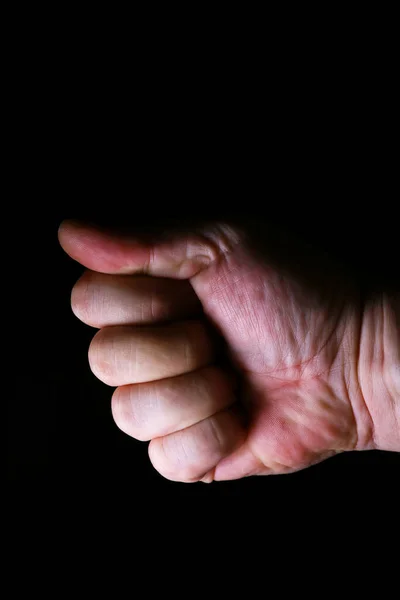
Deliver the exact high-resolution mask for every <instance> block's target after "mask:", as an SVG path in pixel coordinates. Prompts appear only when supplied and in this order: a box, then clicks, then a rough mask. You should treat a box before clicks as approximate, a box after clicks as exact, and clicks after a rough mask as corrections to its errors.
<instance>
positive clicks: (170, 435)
mask: <svg viewBox="0 0 400 600" xmlns="http://www.w3.org/2000/svg"><path fill="white" fill-rule="evenodd" d="M59 239H60V243H61V245H62V247H63V248H64V250H65V251H66V252H67V253H68V254H69V255H70V256H71V257H72V258H74V259H75V260H77V261H78V262H80V263H81V264H82V265H83V266H84V267H86V268H87V269H88V270H87V271H85V272H84V274H83V275H82V277H81V278H80V280H79V281H78V282H77V284H76V285H75V287H74V289H73V291H72V309H73V311H74V313H75V314H76V316H77V317H78V318H79V319H81V320H82V321H83V322H84V323H86V324H88V325H90V326H92V327H95V328H98V329H99V331H98V332H97V333H96V334H95V336H94V338H93V341H92V343H91V345H90V348H89V363H90V367H91V369H92V371H93V373H94V374H95V375H96V376H97V377H98V378H99V379H100V380H101V381H103V382H104V383H106V384H108V385H110V386H113V387H116V389H115V391H114V393H113V396H112V413H113V417H114V420H115V422H116V424H117V425H118V427H120V429H122V431H124V432H125V433H127V434H128V435H130V436H132V437H134V438H136V439H138V440H142V441H150V444H149V456H150V460H151V462H152V463H153V465H154V467H155V468H156V469H157V470H158V471H159V472H160V473H161V474H162V475H163V476H164V477H166V478H168V479H171V480H174V481H183V482H196V481H203V482H211V481H214V480H215V481H221V480H230V479H240V478H242V477H247V476H250V475H270V474H283V473H290V472H293V471H297V470H299V469H303V468H306V467H308V466H310V465H312V464H315V463H317V462H320V461H322V460H324V459H326V458H328V457H330V456H334V455H335V454H338V453H340V452H346V451H352V450H372V449H381V450H388V451H394V452H399V451H400V299H399V295H398V294H396V293H392V294H389V293H388V294H383V293H382V294H380V295H377V296H374V297H365V295H364V294H363V293H362V292H361V291H360V289H359V287H358V285H357V284H356V282H354V281H352V279H351V278H349V277H346V276H345V275H344V274H343V273H342V272H341V271H340V269H338V268H337V267H334V266H331V265H330V263H329V261H328V260H327V259H326V258H324V257H320V256H317V255H316V254H315V252H314V253H313V251H310V250H304V249H303V248H301V247H299V246H298V245H296V244H294V243H293V241H292V240H288V239H287V238H285V237H284V236H281V235H277V234H276V232H275V231H273V230H272V229H268V228H264V229H262V228H261V227H257V226H256V225H254V224H248V225H246V226H244V225H241V226H240V227H238V226H237V225H236V226H232V225H231V224H230V225H227V224H221V223H218V224H212V225H207V226H204V227H203V228H199V229H197V230H189V229H186V230H185V231H184V232H181V233H178V232H176V233H174V234H172V233H168V234H167V235H165V234H164V235H159V237H158V238H157V237H155V238H150V237H143V236H141V235H136V236H135V235H127V234H124V235H122V234H118V233H115V232H108V231H105V230H101V229H99V228H96V227H94V226H89V225H85V224H82V223H76V222H72V221H66V222H64V223H63V224H62V225H61V227H60V231H59Z"/></svg>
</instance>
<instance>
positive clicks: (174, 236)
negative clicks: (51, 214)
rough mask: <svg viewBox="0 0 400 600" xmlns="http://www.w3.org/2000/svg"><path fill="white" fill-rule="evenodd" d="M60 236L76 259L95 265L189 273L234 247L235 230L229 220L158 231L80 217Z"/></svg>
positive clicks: (108, 269) (116, 270)
mask: <svg viewBox="0 0 400 600" xmlns="http://www.w3.org/2000/svg"><path fill="white" fill-rule="evenodd" d="M58 237H59V241H60V244H61V246H62V248H63V249H64V250H65V252H66V253H67V254H69V256H71V257H72V258H73V259H74V260H76V261H78V262H79V263H81V264H82V265H83V266H85V267H87V268H88V269H91V270H93V271H98V272H100V273H111V274H133V273H145V274H147V275H154V276H158V277H170V278H174V279H189V278H190V277H193V276H194V275H196V274H197V273H199V272H200V271H201V270H203V269H205V268H206V267H208V266H209V265H210V264H211V263H212V262H213V261H215V259H216V258H217V257H218V256H219V255H220V254H221V253H225V252H227V251H228V250H229V248H230V246H231V245H232V244H233V243H234V242H235V239H236V236H235V234H234V233H233V230H231V228H229V227H228V226H222V225H212V226H205V227H203V228H202V229H201V230H199V229H196V230H194V229H191V230H190V231H189V230H187V229H186V230H181V231H170V230H168V231H165V230H164V231H163V232H161V233H159V234H157V236H155V235H152V236H151V235H148V234H144V233H139V234H138V235H137V234H135V235H131V234H126V233H119V232H118V233H116V232H112V231H111V230H106V229H104V228H101V227H98V226H95V225H88V224H84V223H81V222H78V221H71V220H67V221H64V222H63V223H62V224H61V225H60V228H59V232H58Z"/></svg>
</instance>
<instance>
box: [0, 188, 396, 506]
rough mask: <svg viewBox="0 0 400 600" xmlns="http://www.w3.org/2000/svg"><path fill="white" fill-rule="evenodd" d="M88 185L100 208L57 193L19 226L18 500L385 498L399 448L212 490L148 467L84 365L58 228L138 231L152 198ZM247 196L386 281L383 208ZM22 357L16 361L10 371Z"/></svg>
mask: <svg viewBox="0 0 400 600" xmlns="http://www.w3.org/2000/svg"><path fill="white" fill-rule="evenodd" d="M76 183H77V182H76ZM95 191H97V192H98V194H99V198H100V197H101V199H102V201H103V202H105V203H106V204H105V205H104V206H100V200H99V204H98V205H97V199H96V201H95V202H92V203H91V204H92V205H91V207H88V206H87V204H86V207H85V208H83V205H81V206H80V207H79V206H78V205H79V202H78V203H77V202H73V201H72V200H71V201H70V200H68V199H66V201H64V202H63V201H62V200H59V199H57V197H56V196H55V197H54V199H53V200H52V202H50V203H49V204H48V205H47V206H44V205H40V203H39V205H37V206H35V207H34V210H33V211H32V218H31V215H29V218H27V219H26V220H24V222H23V226H22V228H21V230H22V231H23V232H24V235H23V239H21V245H22V248H23V254H24V257H25V258H24V261H25V263H26V265H27V268H24V269H22V270H21V271H19V272H18V274H17V277H16V286H15V290H17V292H16V295H15V306H16V307H17V314H18V315H19V318H18V319H17V332H18V335H17V336H16V351H15V352H14V354H13V357H14V358H13V361H14V362H15V364H14V373H15V379H14V385H13V387H12V391H11V399H10V400H11V401H10V403H9V406H10V409H9V410H10V421H9V475H10V484H11V486H12V489H13V490H15V491H16V492H17V495H18V496H19V497H20V498H21V497H24V498H25V497H26V494H28V496H29V498H30V502H31V501H32V499H33V498H37V499H40V498H42V497H43V496H45V497H49V496H48V494H49V493H50V497H52V498H54V494H55V495H56V497H57V498H58V500H60V499H62V501H63V502H64V501H67V502H68V503H69V504H70V505H72V506H74V505H75V506H79V507H81V506H82V503H85V502H89V503H90V502H91V501H92V500H90V499H93V498H96V502H105V503H106V504H107V502H108V501H106V498H108V497H109V495H110V494H111V496H112V497H113V498H114V500H117V502H119V501H121V502H124V503H126V502H127V503H128V504H129V503H133V505H136V503H138V502H140V501H143V502H144V503H145V505H147V503H150V504H151V503H154V502H158V501H159V499H162V501H163V503H164V502H166V503H167V504H168V502H169V501H170V500H173V501H178V502H183V504H185V503H186V502H189V506H192V504H191V502H192V501H193V500H196V501H197V500H199V499H200V501H201V502H203V501H204V502H205V501H207V502H209V501H211V504H212V501H213V499H217V498H221V497H222V498H224V499H228V500H229V502H231V501H233V502H234V503H235V502H239V503H242V502H244V501H246V502H247V501H250V502H251V503H252V502H258V503H259V502H261V503H263V502H264V501H265V502H267V503H268V506H271V505H280V504H281V503H282V502H283V501H284V500H285V501H290V502H291V501H292V500H293V498H296V499H297V501H298V502H300V500H301V499H305V501H306V502H309V500H310V498H311V497H312V498H313V501H315V502H316V504H318V505H319V504H321V503H326V502H327V503H328V505H329V506H333V505H334V504H335V503H336V502H337V501H342V500H343V501H348V499H349V498H353V499H354V501H355V502H361V501H363V502H364V501H365V498H368V502H372V500H371V498H372V495H373V494H378V495H379V497H380V498H384V499H387V501H388V502H392V501H393V499H394V489H395V486H396V481H398V474H399V464H400V461H399V457H398V456H397V455H394V454H389V453H384V452H366V453H350V454H345V455H341V456H338V457H336V458H333V459H330V460H328V461H326V462H324V463H322V464H320V465H317V466H314V467H312V468H310V469H307V470H305V471H302V472H299V473H296V474H293V475H289V476H275V477H263V478H250V479H245V480H242V481H237V482H227V483H224V482H222V483H213V484H212V485H209V486H206V485H204V484H201V483H199V484H194V485H188V484H181V483H172V482H168V481H167V480H165V479H163V478H162V477H161V476H159V475H158V474H157V473H156V472H155V471H154V470H153V468H152V466H151V465H150V462H149V460H148V458H147V444H145V443H141V442H137V441H135V440H133V439H131V438H129V437H128V436H126V435H125V434H123V433H122V432H121V431H120V430H119V429H118V428H117V427H116V425H115V424H114V422H113V420H112V416H111V411H110V398H111V393H112V390H111V389H110V388H109V387H107V386H105V385H103V384H102V383H101V382H99V381H98V380H97V379H96V378H95V377H94V375H93V374H92V373H91V372H90V370H89V366H88V361H87V350H88V345H89V343H90V340H91V338H92V336H93V334H94V330H93V329H91V328H89V327H87V326H85V325H83V324H82V323H81V322H79V321H78V320H77V319H76V318H75V317H74V315H73V314H72V312H71V309H70V304H69V301H70V292H71V288H72V286H73V284H74V282H75V281H76V280H77V279H78V277H79V276H80V274H81V272H82V267H80V266H79V265H78V264H76V263H74V262H73V261H72V260H71V259H70V258H69V257H67V256H66V255H65V254H64V253H63V251H62V250H61V249H60V248H59V246H58V242H57V228H58V225H59V223H60V222H61V220H62V219H64V218H68V217H78V218H86V217H89V218H90V219H91V220H94V221H99V222H110V223H112V224H117V223H122V224H125V225H126V224H127V223H131V224H134V225H135V226H136V227H139V228H140V226H141V225H143V226H144V225H148V224H149V223H150V224H151V223H152V222H153V221H154V215H155V214H156V211H157V205H158V199H157V198H156V199H155V200H154V203H152V204H151V205H148V206H146V205H145V204H146V203H144V202H142V199H141V197H140V193H138V194H137V195H136V194H133V196H132V200H131V201H130V202H129V203H127V202H122V201H120V200H119V199H118V198H116V199H115V197H114V195H113V191H112V182H111V183H110V187H108V188H106V189H103V190H101V189H100V186H98V185H96V187H95ZM114 193H115V192H114ZM108 194H110V196H108ZM93 195H94V196H96V194H95V193H94V194H93ZM108 198H110V201H109V203H108V204H107V202H108ZM111 198H113V200H111ZM180 200H181V202H182V204H180V203H179V202H177V201H176V198H175V199H174V198H172V197H171V196H169V198H168V199H167V198H165V199H164V198H163V201H162V204H161V206H160V207H159V210H158V213H157V214H158V219H157V221H158V222H163V220H166V221H165V222H167V223H168V218H170V217H171V215H172V214H174V215H175V216H178V217H179V214H181V217H182V214H183V213H182V208H181V207H182V206H185V200H186V199H185V198H184V197H183V195H182V194H181V195H180ZM235 200H236V201H237V202H240V201H241V198H240V197H238V196H236V198H235ZM250 200H251V198H248V199H247V202H246V207H247V209H246V210H247V214H249V212H253V213H254V214H260V218H261V216H263V217H264V218H268V219H271V218H273V219H275V220H276V221H277V222H279V223H280V225H283V226H286V227H289V229H292V230H293V231H294V232H296V233H297V234H300V236H301V237H303V238H304V239H305V240H306V241H309V242H312V243H314V244H315V248H316V251H318V249H322V248H323V249H325V250H326V249H328V250H329V251H330V252H331V253H332V255H333V256H335V257H336V258H339V259H340V260H343V261H344V263H345V264H346V266H347V268H348V267H349V266H350V267H351V268H352V270H353V272H354V277H360V278H362V279H363V280H364V281H365V282H366V281H368V282H369V283H371V282H372V281H376V282H377V283H376V286H385V285H389V283H390V284H391V285H393V284H394V282H395V277H394V276H393V273H394V272H395V271H396V270H397V271H398V256H397V254H396V252H397V232H396V227H394V226H393V222H392V221H391V217H390V206H389V203H387V202H384V201H383V200H382V201H380V202H377V201H376V202H375V204H373V203H372V204H371V205H370V206H372V210H373V211H374V214H373V215H371V214H369V216H368V214H367V213H366V212H365V211H364V212H362V211H363V207H364V204H363V202H361V203H359V204H358V206H357V203H353V208H354V209H355V210H354V212H353V213H351V214H350V213H349V210H348V204H347V200H346V202H344V201H343V200H342V201H341V200H340V199H337V201H336V203H335V204H330V205H327V202H325V201H324V200H323V198H322V197H321V198H317V197H314V198H313V201H311V200H307V199H303V200H300V199H299V201H297V200H295V201H294V202H293V200H290V199H289V200H288V201H287V202H285V205H284V206H281V205H280V203H279V202H277V201H274V198H273V195H271V197H270V198H269V199H267V202H268V210H264V211H263V210H262V209H261V208H260V205H259V203H258V202H250ZM188 202H190V198H189V199H188ZM198 202H199V200H198V198H197V199H196V203H198ZM52 204H53V205H52ZM299 204H300V206H299ZM196 206H198V207H199V208H198V209H197V208H196V211H195V213H194V216H196V215H197V216H199V214H200V213H201V212H202V214H203V215H204V216H207V217H210V216H213V215H214V214H215V215H216V216H218V217H223V216H224V215H225V216H227V217H229V216H230V215H232V214H233V213H234V212H235V211H234V209H233V205H232V206H231V207H230V210H229V203H228V204H227V203H225V202H220V203H218V202H214V203H212V202H210V203H209V204H208V203H207V202H206V201H204V202H203V204H202V205H199V204H196ZM165 207H167V211H165ZM264 208H265V207H264ZM186 210H187V212H186V215H185V216H188V214H189V211H188V209H187V208H186ZM370 210H371V209H370ZM257 211H258V213H257ZM192 216H193V211H192ZM384 264H385V265H386V266H385V268H383V267H384ZM389 265H390V267H389ZM20 352H23V357H24V358H23V362H24V366H23V368H21V367H20V368H19V369H18V366H17V365H18V364H19V361H20V359H19V358H18V357H19V354H20ZM16 367H17V368H16ZM21 490H22V495H21ZM49 490H51V492H49ZM235 499H236V500H235ZM58 500H57V502H58ZM57 502H56V506H57ZM150 504H149V505H150ZM149 510H150V509H149Z"/></svg>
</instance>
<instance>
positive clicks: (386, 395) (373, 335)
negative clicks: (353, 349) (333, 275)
mask: <svg viewBox="0 0 400 600" xmlns="http://www.w3.org/2000/svg"><path fill="white" fill-rule="evenodd" d="M358 381H359V385H360V393H361V395H362V397H363V400H364V403H365V407H366V411H367V413H368V414H369V417H370V420H371V440H370V447H373V448H377V449H379V450H391V451H395V452H400V294H399V293H398V292H397V293H392V294H388V293H387V294H381V295H380V296H375V297H373V298H370V299H369V300H368V301H367V302H366V304H365V306H364V310H363V315H362V319H361V327H360V345H359V360H358Z"/></svg>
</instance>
